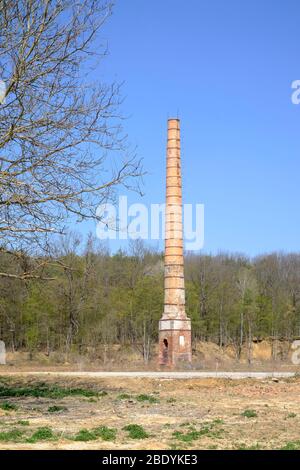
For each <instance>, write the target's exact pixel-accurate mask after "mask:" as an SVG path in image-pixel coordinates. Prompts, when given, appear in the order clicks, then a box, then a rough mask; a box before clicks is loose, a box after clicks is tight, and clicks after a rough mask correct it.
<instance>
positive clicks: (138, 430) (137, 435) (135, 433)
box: [123, 424, 149, 439]
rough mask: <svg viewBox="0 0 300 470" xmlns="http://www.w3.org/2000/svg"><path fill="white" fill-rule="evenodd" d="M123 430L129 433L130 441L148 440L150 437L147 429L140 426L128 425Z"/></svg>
mask: <svg viewBox="0 0 300 470" xmlns="http://www.w3.org/2000/svg"><path fill="white" fill-rule="evenodd" d="M123 430H124V431H127V432H128V433H129V434H128V437H130V439H147V438H148V437H149V434H148V433H147V432H146V431H145V429H144V428H143V427H142V426H139V425H138V424H128V425H127V426H125V427H124V428H123Z"/></svg>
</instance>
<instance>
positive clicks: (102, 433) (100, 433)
mask: <svg viewBox="0 0 300 470" xmlns="http://www.w3.org/2000/svg"><path fill="white" fill-rule="evenodd" d="M94 434H95V435H96V436H97V437H100V439H102V440H103V441H114V440H115V439H116V436H117V431H116V429H113V428H108V427H107V426H99V427H98V428H95V429H94Z"/></svg>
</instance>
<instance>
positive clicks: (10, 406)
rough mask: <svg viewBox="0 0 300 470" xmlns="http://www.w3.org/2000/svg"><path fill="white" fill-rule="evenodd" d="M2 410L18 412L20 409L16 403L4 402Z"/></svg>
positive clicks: (1, 405) (1, 406) (0, 405)
mask: <svg viewBox="0 0 300 470" xmlns="http://www.w3.org/2000/svg"><path fill="white" fill-rule="evenodd" d="M0 408H1V410H4V411H17V409H18V407H17V405H15V404H14V403H10V402H9V401H4V402H3V403H1V404H0Z"/></svg>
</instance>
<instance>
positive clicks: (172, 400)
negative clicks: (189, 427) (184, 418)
mask: <svg viewBox="0 0 300 470" xmlns="http://www.w3.org/2000/svg"><path fill="white" fill-rule="evenodd" d="M167 403H176V398H172V397H171V398H168V399H167Z"/></svg>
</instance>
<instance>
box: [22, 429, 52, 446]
mask: <svg viewBox="0 0 300 470" xmlns="http://www.w3.org/2000/svg"><path fill="white" fill-rule="evenodd" d="M53 439H55V434H54V433H53V431H52V429H51V428H49V427H48V426H45V427H42V428H38V429H37V430H36V431H35V432H34V433H33V434H32V436H31V437H29V438H28V439H26V442H30V443H31V444H34V443H35V442H38V441H52V440H53Z"/></svg>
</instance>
